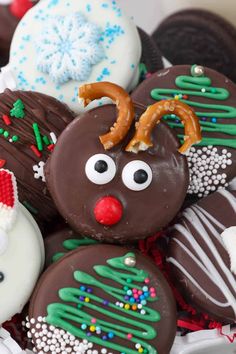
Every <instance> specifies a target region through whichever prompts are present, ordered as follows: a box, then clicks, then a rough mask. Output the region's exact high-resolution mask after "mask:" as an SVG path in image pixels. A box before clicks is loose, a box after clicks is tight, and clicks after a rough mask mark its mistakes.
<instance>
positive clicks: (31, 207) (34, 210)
mask: <svg viewBox="0 0 236 354" xmlns="http://www.w3.org/2000/svg"><path fill="white" fill-rule="evenodd" d="M23 205H24V206H25V207H26V209H28V210H29V211H30V212H31V213H32V214H35V215H37V214H38V210H37V209H35V208H34V207H33V206H32V205H31V204H30V203H28V202H27V201H26V200H24V201H23Z"/></svg>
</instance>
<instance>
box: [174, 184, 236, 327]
mask: <svg viewBox="0 0 236 354" xmlns="http://www.w3.org/2000/svg"><path fill="white" fill-rule="evenodd" d="M235 213H236V191H227V190H223V189H220V190H218V191H217V192H215V193H213V194H211V195H210V196H208V197H205V198H203V199H201V200H200V201H199V202H198V203H197V204H194V205H193V206H192V207H190V208H188V209H186V210H185V211H184V212H183V214H182V217H181V218H180V219H179V222H178V223H177V224H176V225H174V227H173V230H172V231H171V232H170V237H171V241H170V245H169V254H168V258H167V261H168V262H169V263H170V266H171V270H172V274H173V281H174V282H175V283H176V285H177V286H178V288H179V290H180V291H181V292H182V293H183V295H184V296H185V297H186V299H187V300H188V301H189V303H190V304H191V305H194V306H196V307H197V308H198V309H200V310H201V311H203V312H204V313H209V314H210V316H211V317H212V318H213V319H216V320H220V321H222V322H223V323H229V322H235V319H236V259H235V242H236V226H235V225H236V220H235Z"/></svg>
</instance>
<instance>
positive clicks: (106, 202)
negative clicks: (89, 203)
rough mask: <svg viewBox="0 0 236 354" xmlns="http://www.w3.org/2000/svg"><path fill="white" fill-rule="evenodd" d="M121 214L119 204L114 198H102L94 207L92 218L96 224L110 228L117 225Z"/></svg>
mask: <svg viewBox="0 0 236 354" xmlns="http://www.w3.org/2000/svg"><path fill="white" fill-rule="evenodd" d="M122 213H123V206H122V204H121V202H120V201H119V200H118V199H116V198H115V197H103V198H101V199H99V200H98V201H97V203H96V205H95V207H94V216H95V219H96V220H97V222H99V224H102V225H106V226H112V225H115V224H117V223H118V222H119V221H120V219H121V217H122Z"/></svg>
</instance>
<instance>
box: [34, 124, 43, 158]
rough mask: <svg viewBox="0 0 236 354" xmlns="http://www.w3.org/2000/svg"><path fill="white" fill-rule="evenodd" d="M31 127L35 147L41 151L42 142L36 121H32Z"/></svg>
mask: <svg viewBox="0 0 236 354" xmlns="http://www.w3.org/2000/svg"><path fill="white" fill-rule="evenodd" d="M32 127H33V129H34V135H35V140H36V143H37V148H38V150H39V151H43V142H42V138H41V134H40V131H39V126H38V124H37V123H33V125H32Z"/></svg>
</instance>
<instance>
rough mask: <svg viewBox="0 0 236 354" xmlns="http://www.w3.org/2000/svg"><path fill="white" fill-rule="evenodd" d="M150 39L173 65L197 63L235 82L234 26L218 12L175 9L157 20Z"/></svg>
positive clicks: (235, 40)
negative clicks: (161, 19) (162, 18)
mask: <svg viewBox="0 0 236 354" xmlns="http://www.w3.org/2000/svg"><path fill="white" fill-rule="evenodd" d="M226 6H227V5H226ZM153 39H154V40H155V43H156V44H157V45H158V47H159V48H160V50H161V52H162V53H163V55H164V56H165V57H166V58H167V59H168V60H169V61H170V62H171V63H172V64H173V65H180V64H190V65H192V64H195V63H198V64H199V65H203V66H206V67H209V68H212V69H214V70H217V71H219V72H221V73H222V74H224V75H226V76H227V77H229V78H230V79H231V80H233V81H236V69H235V60H236V28H235V27H234V26H233V25H231V24H230V23H229V22H228V21H227V20H225V19H224V18H222V17H220V16H219V15H216V14H214V13H212V12H210V11H205V10H202V9H187V10H184V11H179V12H177V13H174V14H172V15H170V16H169V17H167V18H165V19H164V20H163V21H162V22H161V23H160V25H159V26H158V28H157V29H156V30H155V32H154V33H153Z"/></svg>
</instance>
